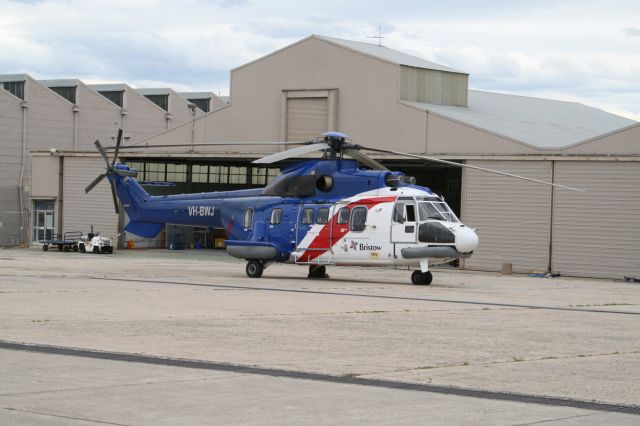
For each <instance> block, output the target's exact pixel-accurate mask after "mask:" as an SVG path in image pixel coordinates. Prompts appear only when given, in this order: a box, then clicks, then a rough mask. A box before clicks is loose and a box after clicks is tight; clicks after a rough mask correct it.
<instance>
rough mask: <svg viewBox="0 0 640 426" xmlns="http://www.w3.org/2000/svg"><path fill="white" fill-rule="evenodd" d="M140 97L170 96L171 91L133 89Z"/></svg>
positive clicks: (167, 89)
mask: <svg viewBox="0 0 640 426" xmlns="http://www.w3.org/2000/svg"><path fill="white" fill-rule="evenodd" d="M133 90H135V91H136V92H138V93H140V94H141V95H170V94H171V92H173V90H171V89H170V88H168V87H149V88H144V89H133Z"/></svg>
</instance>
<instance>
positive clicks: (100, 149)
mask: <svg viewBox="0 0 640 426" xmlns="http://www.w3.org/2000/svg"><path fill="white" fill-rule="evenodd" d="M94 144H95V146H96V148H98V151H99V152H100V155H102V158H104V161H105V162H106V163H107V168H110V167H111V165H110V164H109V157H108V156H107V153H106V152H105V151H104V148H103V147H102V144H101V143H100V141H99V140H97V139H96V141H95V142H94Z"/></svg>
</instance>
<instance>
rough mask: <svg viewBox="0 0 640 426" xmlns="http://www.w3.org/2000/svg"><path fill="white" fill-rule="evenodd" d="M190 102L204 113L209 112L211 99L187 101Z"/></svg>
mask: <svg viewBox="0 0 640 426" xmlns="http://www.w3.org/2000/svg"><path fill="white" fill-rule="evenodd" d="M187 100H188V101H189V102H191V103H192V104H194V105H195V106H197V107H198V108H199V109H200V110H202V111H203V112H209V105H210V104H211V99H187Z"/></svg>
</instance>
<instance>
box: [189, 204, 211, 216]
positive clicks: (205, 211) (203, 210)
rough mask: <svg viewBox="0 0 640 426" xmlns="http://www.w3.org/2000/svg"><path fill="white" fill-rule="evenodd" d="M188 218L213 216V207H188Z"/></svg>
mask: <svg viewBox="0 0 640 426" xmlns="http://www.w3.org/2000/svg"><path fill="white" fill-rule="evenodd" d="M188 209H189V216H213V212H214V208H213V206H189V207H188Z"/></svg>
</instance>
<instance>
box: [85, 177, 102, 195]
mask: <svg viewBox="0 0 640 426" xmlns="http://www.w3.org/2000/svg"><path fill="white" fill-rule="evenodd" d="M106 176H107V174H106V173H103V174H101V175H100V176H98V177H97V178H95V179H94V180H93V182H91V183H90V184H89V185H87V187H86V188H85V189H84V193H85V194H88V193H89V191H91V190H92V189H93V188H94V187H95V186H96V185H97V184H99V183H100V181H101V180H102V179H104V178H105V177H106Z"/></svg>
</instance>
